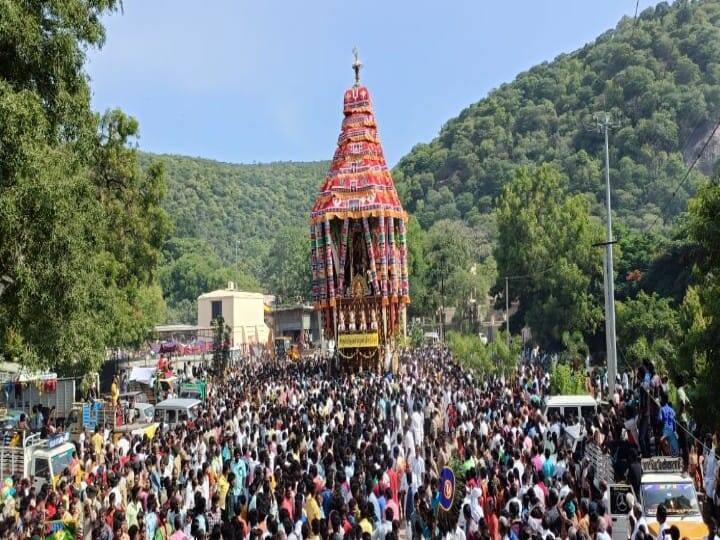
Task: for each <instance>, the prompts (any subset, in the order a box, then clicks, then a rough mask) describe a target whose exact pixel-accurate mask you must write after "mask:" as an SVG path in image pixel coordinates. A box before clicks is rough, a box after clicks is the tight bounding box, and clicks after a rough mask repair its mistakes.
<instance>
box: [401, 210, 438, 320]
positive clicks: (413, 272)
mask: <svg viewBox="0 0 720 540" xmlns="http://www.w3.org/2000/svg"><path fill="white" fill-rule="evenodd" d="M406 237H407V251H408V274H409V276H408V279H409V281H410V286H411V289H410V295H411V298H412V303H411V304H410V309H409V315H410V316H412V315H427V314H429V313H432V306H429V305H428V302H429V299H428V289H427V278H428V276H427V273H428V265H427V261H426V259H425V231H423V229H422V227H420V223H419V222H418V220H417V219H416V218H415V217H413V216H410V219H409V220H408V223H407V235H406Z"/></svg>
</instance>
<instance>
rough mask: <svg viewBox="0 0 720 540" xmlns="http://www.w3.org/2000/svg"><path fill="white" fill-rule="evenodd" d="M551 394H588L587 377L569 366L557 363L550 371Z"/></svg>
mask: <svg viewBox="0 0 720 540" xmlns="http://www.w3.org/2000/svg"><path fill="white" fill-rule="evenodd" d="M550 392H551V393H552V394H560V395H577V394H587V388H586V387H585V376H584V375H583V373H582V371H580V370H578V369H574V368H573V367H572V366H570V365H569V364H565V363H561V362H555V363H554V364H553V365H552V367H551V369H550Z"/></svg>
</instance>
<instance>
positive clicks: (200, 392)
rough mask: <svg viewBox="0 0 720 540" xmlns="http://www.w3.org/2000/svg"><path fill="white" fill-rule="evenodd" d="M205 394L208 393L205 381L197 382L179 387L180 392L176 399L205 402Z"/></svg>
mask: <svg viewBox="0 0 720 540" xmlns="http://www.w3.org/2000/svg"><path fill="white" fill-rule="evenodd" d="M207 393H208V383H207V381H204V380H197V381H194V382H186V383H182V384H181V385H180V392H179V394H178V397H180V398H189V399H199V400H200V401H205V398H207Z"/></svg>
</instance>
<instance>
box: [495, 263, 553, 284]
mask: <svg viewBox="0 0 720 540" xmlns="http://www.w3.org/2000/svg"><path fill="white" fill-rule="evenodd" d="M555 266H557V263H555V264H551V265H550V266H548V267H547V268H545V269H544V270H540V271H539V272H531V273H529V274H520V275H517V276H503V279H508V280H510V281H513V280H516V279H527V278H531V277H535V276H540V275H542V274H546V273H548V272H549V271H550V270H552V269H553V268H555Z"/></svg>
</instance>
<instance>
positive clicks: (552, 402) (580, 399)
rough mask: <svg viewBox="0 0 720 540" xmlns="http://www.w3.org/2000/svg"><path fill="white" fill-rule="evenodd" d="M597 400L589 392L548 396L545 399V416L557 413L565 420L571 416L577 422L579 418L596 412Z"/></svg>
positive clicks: (548, 416)
mask: <svg viewBox="0 0 720 540" xmlns="http://www.w3.org/2000/svg"><path fill="white" fill-rule="evenodd" d="M597 408H598V402H597V401H596V400H595V398H594V397H592V396H591V395H589V394H585V395H576V396H550V397H549V398H547V399H546V400H545V411H544V412H545V417H546V418H550V417H551V416H553V415H555V414H559V415H560V416H562V417H563V418H565V419H566V420H568V421H569V420H570V418H571V417H572V418H573V419H574V421H575V423H577V421H578V420H579V419H580V418H587V417H589V416H593V415H594V414H595V413H596V412H597Z"/></svg>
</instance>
